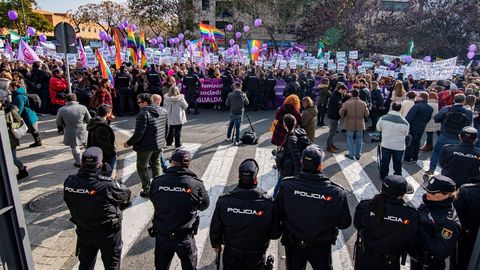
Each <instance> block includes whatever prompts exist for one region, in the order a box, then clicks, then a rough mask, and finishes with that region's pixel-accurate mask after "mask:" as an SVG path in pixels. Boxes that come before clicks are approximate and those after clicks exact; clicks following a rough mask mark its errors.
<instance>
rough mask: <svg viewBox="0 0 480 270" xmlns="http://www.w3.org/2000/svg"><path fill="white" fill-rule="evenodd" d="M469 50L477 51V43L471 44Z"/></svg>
mask: <svg viewBox="0 0 480 270" xmlns="http://www.w3.org/2000/svg"><path fill="white" fill-rule="evenodd" d="M468 51H469V52H476V51H477V45H475V44H470V46H468Z"/></svg>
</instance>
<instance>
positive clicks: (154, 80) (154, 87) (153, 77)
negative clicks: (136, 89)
mask: <svg viewBox="0 0 480 270" xmlns="http://www.w3.org/2000/svg"><path fill="white" fill-rule="evenodd" d="M147 81H148V92H149V93H150V94H152V95H153V94H159V95H161V94H162V85H161V81H160V74H158V72H157V71H156V70H155V65H154V64H151V65H150V68H149V69H148V71H147Z"/></svg>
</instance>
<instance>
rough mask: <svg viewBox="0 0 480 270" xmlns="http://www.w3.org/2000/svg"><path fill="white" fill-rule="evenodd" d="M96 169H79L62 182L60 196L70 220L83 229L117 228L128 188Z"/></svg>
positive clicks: (128, 197)
mask: <svg viewBox="0 0 480 270" xmlns="http://www.w3.org/2000/svg"><path fill="white" fill-rule="evenodd" d="M101 173H102V172H101V170H100V169H98V170H90V169H85V168H82V169H80V170H79V171H78V174H77V175H71V176H69V177H68V178H67V179H66V180H65V183H64V184H63V196H64V200H65V202H66V203H67V206H68V209H69V210H70V214H71V215H72V218H71V219H70V221H72V222H73V223H74V224H75V225H76V226H77V227H78V228H80V229H84V230H108V229H118V228H119V225H121V223H122V211H121V210H120V206H121V205H123V204H127V203H129V202H130V194H131V192H130V190H129V189H128V188H127V187H126V186H124V185H123V184H119V183H117V182H115V181H113V179H112V178H110V177H106V176H102V175H100V174H101Z"/></svg>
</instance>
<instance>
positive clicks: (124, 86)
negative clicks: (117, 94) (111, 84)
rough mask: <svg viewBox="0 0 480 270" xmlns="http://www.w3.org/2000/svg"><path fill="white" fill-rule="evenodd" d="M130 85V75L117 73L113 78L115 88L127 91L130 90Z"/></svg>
mask: <svg viewBox="0 0 480 270" xmlns="http://www.w3.org/2000/svg"><path fill="white" fill-rule="evenodd" d="M131 83H132V75H130V74H128V73H126V72H119V73H117V75H116V76H115V87H116V88H118V89H120V90H123V91H127V90H130V85H131Z"/></svg>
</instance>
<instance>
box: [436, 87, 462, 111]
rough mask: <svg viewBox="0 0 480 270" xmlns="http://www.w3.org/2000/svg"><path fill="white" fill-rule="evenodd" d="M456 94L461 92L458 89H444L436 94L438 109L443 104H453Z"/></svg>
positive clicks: (443, 105)
mask: <svg viewBox="0 0 480 270" xmlns="http://www.w3.org/2000/svg"><path fill="white" fill-rule="evenodd" d="M456 94H463V92H462V91H460V90H445V91H442V92H439V93H438V94H437V95H438V109H439V110H441V109H442V108H443V107H445V106H450V105H453V103H454V97H455V95H456Z"/></svg>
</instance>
